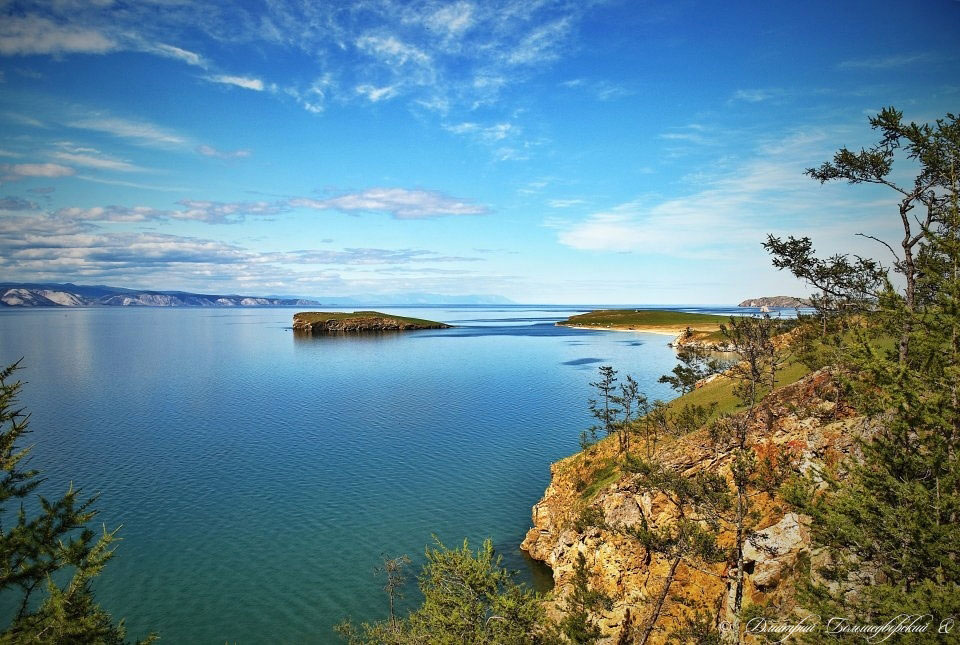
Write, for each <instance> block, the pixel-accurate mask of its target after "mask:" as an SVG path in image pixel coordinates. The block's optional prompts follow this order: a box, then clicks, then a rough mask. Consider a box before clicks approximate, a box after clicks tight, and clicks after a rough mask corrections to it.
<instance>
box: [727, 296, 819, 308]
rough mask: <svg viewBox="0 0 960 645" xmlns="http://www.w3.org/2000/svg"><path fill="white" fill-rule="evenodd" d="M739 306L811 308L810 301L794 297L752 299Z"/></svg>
mask: <svg viewBox="0 0 960 645" xmlns="http://www.w3.org/2000/svg"><path fill="white" fill-rule="evenodd" d="M737 306H738V307H775V308H782V309H795V308H797V307H809V306H810V301H809V300H805V299H803V298H794V297H793V296H763V297H761V298H750V299H749V300H744V301H743V302H741V303H740V304H739V305H737Z"/></svg>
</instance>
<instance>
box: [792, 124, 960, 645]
mask: <svg viewBox="0 0 960 645" xmlns="http://www.w3.org/2000/svg"><path fill="white" fill-rule="evenodd" d="M878 118H880V119H881V121H882V123H883V124H885V125H884V128H891V134H889V136H888V137H887V139H886V140H887V141H888V143H890V144H891V145H894V144H895V145H899V141H900V139H901V138H905V139H906V140H907V141H909V144H908V147H907V150H908V152H909V154H910V155H911V156H912V157H913V158H914V159H915V160H917V161H918V162H919V163H920V167H921V170H920V172H919V174H918V176H917V179H916V181H915V183H914V188H913V189H911V190H907V191H906V193H904V201H901V213H902V214H903V213H904V212H909V210H910V208H906V209H905V207H911V208H912V205H922V206H924V207H925V211H926V212H925V214H924V215H923V216H922V217H921V218H920V220H919V223H920V225H921V226H920V230H919V231H917V230H914V231H912V232H911V231H910V230H909V229H907V236H906V237H905V239H904V247H903V253H904V254H905V255H904V256H902V257H900V258H899V263H898V264H897V265H896V267H895V268H896V269H897V270H898V271H899V272H901V273H904V274H905V275H906V277H907V284H906V289H905V291H903V292H900V291H898V290H897V289H895V288H894V287H893V286H892V284H891V283H890V282H889V281H888V282H887V284H886V288H885V289H884V290H883V292H882V293H881V294H880V297H879V298H878V300H877V305H876V308H875V311H872V312H868V313H867V315H864V316H863V317H862V323H861V324H860V325H859V326H857V327H854V328H852V329H851V332H850V334H848V337H847V338H846V340H845V342H844V344H843V346H842V349H843V352H842V354H841V355H840V359H841V361H842V365H841V367H842V368H843V369H842V373H843V374H844V375H845V381H846V383H845V385H846V386H847V387H849V388H850V390H851V392H852V395H853V398H852V402H853V405H854V407H855V408H856V409H857V410H858V411H859V412H861V413H862V414H864V415H865V417H866V418H867V420H868V422H869V426H870V427H871V428H872V431H870V432H869V433H867V435H866V436H865V437H863V438H860V439H859V440H858V442H857V447H858V451H859V452H860V453H861V457H860V458H859V459H854V460H850V461H849V462H848V463H846V464H844V467H843V469H842V470H845V471H846V472H845V473H843V472H840V473H839V474H843V475H844V476H842V477H841V476H838V472H833V471H828V470H826V469H821V470H820V471H819V472H817V473H815V474H814V475H813V476H811V477H808V478H806V479H804V480H800V481H799V482H797V484H796V486H795V487H793V490H792V494H791V495H790V500H791V501H792V502H793V503H795V504H797V505H798V506H799V508H800V509H801V510H803V511H804V512H806V513H808V514H809V515H811V516H812V518H813V522H812V524H811V537H812V539H813V547H814V548H816V549H818V550H820V551H823V552H825V553H826V554H827V558H826V560H825V561H824V562H819V561H818V562H817V565H816V566H811V576H809V577H808V578H806V579H804V580H803V581H802V584H801V596H800V599H801V603H802V606H803V607H804V608H805V609H806V610H807V611H810V612H814V613H817V614H819V615H821V616H839V617H846V618H849V619H852V620H855V621H856V622H858V623H875V622H878V621H880V622H886V621H887V620H889V619H890V618H892V617H894V616H897V615H901V614H918V615H927V614H929V615H930V616H931V617H932V618H931V622H932V625H933V626H932V628H931V629H932V632H934V633H935V632H936V630H937V627H938V621H940V620H942V619H949V618H950V617H951V616H952V617H955V616H957V615H958V614H960V401H958V390H960V209H958V204H957V200H958V182H957V174H958V173H957V169H958V168H960V124H958V120H957V118H956V117H954V116H953V115H947V118H946V119H942V120H939V121H937V123H936V125H935V126H932V127H931V126H917V125H915V124H910V125H909V126H900V125H899V119H900V117H899V113H898V112H895V111H892V109H891V110H890V111H884V113H882V114H881V117H878ZM871 123H872V124H873V123H875V120H871ZM894 126H896V127H894ZM884 158H885V157H880V159H881V160H882V159H884ZM881 176H885V175H883V174H882V173H881ZM928 187H934V188H935V190H933V189H932V188H928ZM930 190H932V191H933V192H932V193H930V192H929V191H930ZM921 197H923V199H921ZM908 198H909V199H908ZM910 200H912V201H910ZM908 246H909V248H908ZM891 321H892V322H893V324H891ZM885 331H887V332H891V335H892V336H893V337H894V339H895V340H896V343H897V347H896V350H895V351H886V350H883V349H881V348H880V347H879V346H878V344H877V343H876V342H874V340H873V339H874V337H875V336H876V334H877V333H882V332H885ZM820 489H823V490H820ZM816 637H819V635H816ZM958 638H960V635H958V634H957V633H956V628H954V631H953V633H952V634H950V635H943V636H942V638H941V641H940V642H957V640H958ZM812 642H816V638H814V640H813V641H812ZM885 642H890V643H897V642H904V643H906V642H919V640H918V638H917V637H916V636H915V635H910V634H894V635H892V636H890V637H889V638H888V639H887V640H885Z"/></svg>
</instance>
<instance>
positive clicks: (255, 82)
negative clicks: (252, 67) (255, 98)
mask: <svg viewBox="0 0 960 645" xmlns="http://www.w3.org/2000/svg"><path fill="white" fill-rule="evenodd" d="M206 79H207V80H208V81H210V82H212V83H221V84H223V85H236V86H237V87H242V88H243V89H245V90H253V91H255V92H262V91H263V89H264V85H263V81H262V80H260V79H259V78H252V77H249V76H230V75H228V74H216V75H214V76H207V77H206Z"/></svg>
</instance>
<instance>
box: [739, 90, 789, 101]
mask: <svg viewBox="0 0 960 645" xmlns="http://www.w3.org/2000/svg"><path fill="white" fill-rule="evenodd" d="M786 94H787V92H786V91H785V90H782V89H779V88H757V89H750V90H737V91H736V92H734V93H733V96H731V97H730V102H737V101H743V102H744V103H762V102H764V101H770V100H772V99H779V98H783V97H784V96H786Z"/></svg>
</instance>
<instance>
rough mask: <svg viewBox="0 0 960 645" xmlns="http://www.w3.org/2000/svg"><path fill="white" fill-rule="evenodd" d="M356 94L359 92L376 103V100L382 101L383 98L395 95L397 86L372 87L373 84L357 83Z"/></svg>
mask: <svg viewBox="0 0 960 645" xmlns="http://www.w3.org/2000/svg"><path fill="white" fill-rule="evenodd" d="M357 94H361V95H363V96H365V97H367V99H369V100H370V102H371V103H377V102H378V101H383V100H385V99H391V98H393V97H394V96H396V95H397V87H396V86H395V85H388V86H386V87H374V86H373V85H358V86H357Z"/></svg>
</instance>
